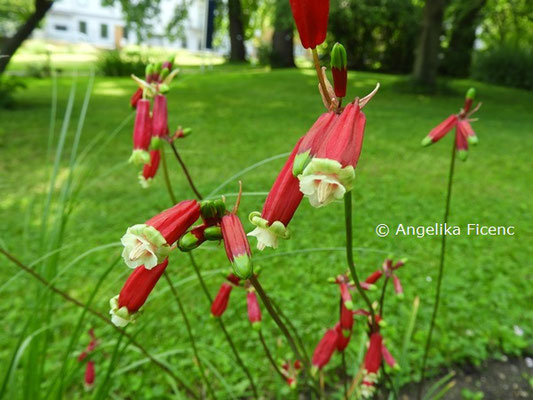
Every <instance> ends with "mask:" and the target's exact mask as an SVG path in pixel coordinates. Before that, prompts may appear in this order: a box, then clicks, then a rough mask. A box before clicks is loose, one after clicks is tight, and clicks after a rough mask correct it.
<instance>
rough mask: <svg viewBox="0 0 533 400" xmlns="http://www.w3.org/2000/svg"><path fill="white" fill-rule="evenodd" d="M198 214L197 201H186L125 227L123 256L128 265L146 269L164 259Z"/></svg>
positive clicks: (122, 240) (198, 205) (198, 206)
mask: <svg viewBox="0 0 533 400" xmlns="http://www.w3.org/2000/svg"><path fill="white" fill-rule="evenodd" d="M199 217H200V204H199V203H198V202H197V201H196V200H186V201H182V202H180V203H178V204H176V205H175V206H174V207H171V208H169V209H168V210H165V211H163V212H162V213H160V214H158V215H156V216H155V217H153V218H151V219H149V220H148V221H146V223H144V224H137V225H133V226H131V227H129V228H128V230H127V231H126V233H125V234H124V236H122V239H121V242H122V244H123V245H124V250H123V252H122V257H123V258H124V261H125V262H126V264H127V265H128V266H129V267H130V268H135V267H138V266H140V265H144V267H145V268H146V269H150V268H153V267H155V266H156V265H157V264H160V263H161V262H163V260H164V259H165V258H166V257H167V256H168V254H169V253H170V251H171V247H170V246H171V245H172V244H173V243H174V242H176V241H177V240H178V239H179V238H180V237H181V236H182V235H183V234H184V233H185V232H186V231H187V229H189V228H190V227H191V226H192V224H194V222H195V221H196V220H197V219H198V218H199Z"/></svg>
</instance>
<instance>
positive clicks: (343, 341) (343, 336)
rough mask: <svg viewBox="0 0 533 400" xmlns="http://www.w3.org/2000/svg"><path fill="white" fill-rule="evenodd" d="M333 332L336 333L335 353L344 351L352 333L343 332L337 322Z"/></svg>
mask: <svg viewBox="0 0 533 400" xmlns="http://www.w3.org/2000/svg"><path fill="white" fill-rule="evenodd" d="M335 330H336V331H337V351H344V350H345V349H346V347H348V344H349V343H350V339H351V338H352V331H351V330H350V331H348V332H346V331H344V330H343V329H342V327H341V324H340V323H339V322H337V325H335Z"/></svg>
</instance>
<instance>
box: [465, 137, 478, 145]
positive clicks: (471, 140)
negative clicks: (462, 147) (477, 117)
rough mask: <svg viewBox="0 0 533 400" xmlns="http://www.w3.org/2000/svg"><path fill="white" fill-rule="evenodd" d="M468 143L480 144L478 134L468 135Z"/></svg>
mask: <svg viewBox="0 0 533 400" xmlns="http://www.w3.org/2000/svg"><path fill="white" fill-rule="evenodd" d="M467 140H468V143H470V144H472V145H474V146H475V145H476V144H478V142H479V139H478V138H477V136H468V139H467Z"/></svg>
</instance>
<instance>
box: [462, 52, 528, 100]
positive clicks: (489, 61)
mask: <svg viewBox="0 0 533 400" xmlns="http://www.w3.org/2000/svg"><path fill="white" fill-rule="evenodd" d="M472 75H473V77H474V78H475V79H478V80H481V81H485V82H489V83H495V84H498V85H504V86H511V87H517V88H522V89H527V90H532V89H533V52H532V51H529V50H525V49H519V48H511V47H500V48H497V49H493V50H488V51H484V52H479V53H477V54H476V55H475V57H474V65H473V70H472Z"/></svg>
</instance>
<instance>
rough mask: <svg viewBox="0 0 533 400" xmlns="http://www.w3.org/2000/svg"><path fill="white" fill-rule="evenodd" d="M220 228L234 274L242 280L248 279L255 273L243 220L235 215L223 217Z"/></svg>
mask: <svg viewBox="0 0 533 400" xmlns="http://www.w3.org/2000/svg"><path fill="white" fill-rule="evenodd" d="M220 227H221V229H222V237H223V238H224V247H225V249H226V255H227V256H228V260H230V262H231V264H232V266H233V272H234V273H235V275H237V276H238V277H239V278H241V279H248V278H249V277H250V276H251V275H252V272H253V267H252V258H251V256H252V252H251V251H250V245H249V244H248V239H247V238H246V233H245V232H244V228H243V227H242V223H241V220H240V219H239V217H237V216H236V215H235V214H228V215H225V216H224V217H222V220H221V222H220Z"/></svg>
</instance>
